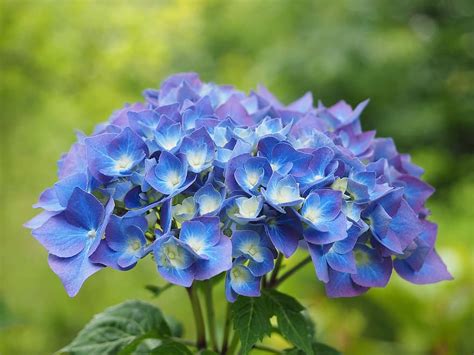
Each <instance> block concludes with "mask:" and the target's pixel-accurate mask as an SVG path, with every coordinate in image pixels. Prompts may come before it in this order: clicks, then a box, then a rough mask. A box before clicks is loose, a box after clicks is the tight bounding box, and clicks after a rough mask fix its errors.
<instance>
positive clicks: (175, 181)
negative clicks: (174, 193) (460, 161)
mask: <svg viewBox="0 0 474 355" xmlns="http://www.w3.org/2000/svg"><path fill="white" fill-rule="evenodd" d="M168 182H169V183H170V185H171V186H172V187H175V186H177V185H179V175H178V173H177V172H176V171H172V172H170V173H169V174H168Z"/></svg>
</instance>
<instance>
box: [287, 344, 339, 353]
mask: <svg viewBox="0 0 474 355" xmlns="http://www.w3.org/2000/svg"><path fill="white" fill-rule="evenodd" d="M312 347H313V352H314V353H315V354H316V355H341V354H342V353H341V352H339V351H337V350H336V349H334V348H331V347H330V346H329V345H326V344H322V343H313V345H312ZM283 353H284V354H285V355H305V352H304V351H303V350H300V349H298V348H293V349H287V350H285V351H284V352H283Z"/></svg>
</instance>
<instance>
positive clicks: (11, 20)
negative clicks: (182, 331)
mask: <svg viewBox="0 0 474 355" xmlns="http://www.w3.org/2000/svg"><path fill="white" fill-rule="evenodd" d="M473 16H474V6H473V5H472V1H470V0H465V1H447V0H445V1H434V0H430V1H420V0H417V1H376V0H373V1H371V0H347V1H303V0H293V1H283V0H281V1H278V0H274V1H270V0H264V1H251V0H248V1H243V0H242V1H192V0H190V1H151V0H150V1H135V2H131V1H112V0H109V1H106V0H103V1H87V0H69V1H60V0H56V1H46V0H36V1H34V0H30V1H22V0H17V1H12V0H2V1H0V20H1V21H0V26H1V27H0V69H1V73H0V93H1V94H0V95H1V96H0V110H1V111H0V112H1V127H0V134H1V136H0V142H1V146H2V152H1V162H2V169H1V178H2V185H1V186H2V188H1V201H2V208H1V218H2V228H1V238H2V240H1V245H0V258H1V259H0V260H1V285H0V286H1V289H0V327H1V328H0V332H1V333H0V353H2V354H33V355H35V354H48V353H51V352H52V351H54V350H56V349H58V348H60V347H61V346H63V345H65V344H66V343H67V342H68V341H69V340H70V339H71V337H72V336H73V335H74V334H75V333H76V332H77V331H78V330H79V329H80V328H81V326H82V325H83V324H84V323H85V322H86V321H87V320H88V319H90V318H91V316H92V315H93V314H94V313H96V312H98V311H100V310H102V309H103V308H105V307H106V306H109V305H113V304H115V303H119V302H121V301H123V300H125V299H127V298H141V299H145V300H147V299H148V300H150V295H149V293H147V291H146V290H144V288H143V286H144V285H145V284H147V283H160V282H161V281H160V280H159V278H158V276H157V273H156V271H155V267H154V265H153V263H152V262H151V261H150V260H147V261H144V262H142V263H140V265H139V266H138V267H137V268H135V269H134V270H133V271H130V272H127V273H120V272H117V271H113V270H105V271H102V272H100V273H99V274H97V275H96V276H94V277H93V278H92V279H90V280H89V281H87V283H86V284H85V286H84V288H83V289H82V291H81V292H80V293H79V295H78V296H77V297H76V298H74V299H69V298H68V297H67V295H66V293H65V292H64V290H63V288H62V286H61V284H60V282H59V280H58V279H57V278H56V276H55V275H54V274H53V273H52V272H51V271H50V270H49V269H48V266H47V262H46V252H45V250H43V249H42V247H41V246H40V245H39V243H37V242H36V241H35V240H34V239H33V238H32V237H31V236H30V235H29V232H28V231H27V230H25V229H24V228H22V226H21V225H22V223H24V222H25V221H26V220H27V219H29V218H30V217H32V216H33V215H34V214H35V211H33V210H32V209H31V207H30V206H31V204H32V203H34V202H35V201H36V199H37V196H38V195H39V193H40V192H41V191H42V190H43V189H44V188H45V187H47V186H49V185H51V184H53V183H54V181H55V178H56V177H55V174H56V160H57V159H58V158H59V156H60V154H61V153H62V152H64V151H66V150H67V149H68V148H69V146H70V144H71V143H72V142H73V141H74V139H75V137H74V133H73V130H74V129H75V128H78V129H81V130H84V131H85V132H87V133H90V132H91V130H92V128H93V126H94V125H95V124H96V123H99V122H100V121H104V120H105V119H107V117H108V116H109V115H110V113H111V112H112V111H113V110H114V109H117V108H119V107H121V106H122V104H123V103H124V102H133V101H136V100H140V93H141V91H142V89H144V88H146V87H156V86H157V85H158V83H159V82H160V81H161V80H163V79H164V78H165V77H166V76H168V75H169V74H171V73H174V72H178V71H197V72H199V73H201V75H202V78H203V79H204V80H206V81H215V82H218V83H230V84H234V85H236V86H238V87H239V88H241V89H243V90H247V91H248V90H250V89H251V88H255V87H256V85H257V84H258V83H264V84H265V85H267V86H268V87H269V88H270V89H271V90H273V91H274V92H275V93H276V94H277V96H278V97H279V98H281V99H282V100H283V101H284V102H290V101H292V100H294V99H296V98H297V97H298V96H301V95H302V94H304V93H305V92H306V91H312V92H313V93H314V96H315V98H316V99H320V100H322V101H323V102H324V103H326V104H333V103H335V102H336V101H337V100H339V99H341V98H344V99H346V100H347V101H348V102H349V103H351V104H353V105H354V104H356V103H358V102H360V101H362V100H364V99H366V98H370V99H371V103H370V105H369V106H368V108H367V110H366V111H365V112H364V114H363V120H362V121H363V125H364V128H366V129H377V131H378V133H379V134H380V135H382V136H393V137H395V139H396V142H397V143H398V146H399V148H400V151H402V152H411V153H412V155H413V158H414V161H415V162H416V163H418V164H420V165H422V166H423V167H425V168H426V175H425V178H426V179H427V181H429V182H430V183H431V184H433V185H434V186H435V187H437V188H438V191H437V193H436V194H435V195H434V197H433V198H432V199H431V200H430V203H429V206H430V207H431V208H432V210H433V215H432V217H430V218H431V220H433V221H436V222H438V223H439V230H440V232H439V237H438V249H439V252H440V254H441V255H442V256H443V258H444V260H445V261H446V263H447V264H448V267H449V269H450V271H451V272H452V274H453V275H454V277H455V280H454V281H451V282H445V283H441V284H438V285H431V286H421V287H419V286H413V285H410V284H408V283H407V282H404V281H403V280H401V279H400V278H398V277H397V276H395V275H394V277H393V278H392V280H391V283H390V286H388V287H387V288H386V289H381V290H372V291H370V292H369V293H368V294H367V295H365V296H362V297H359V298H355V299H340V300H330V299H327V298H326V297H325V296H324V291H323V288H322V286H321V283H320V282H318V281H317V280H316V278H315V275H314V271H313V270H312V268H311V267H309V266H308V267H307V268H306V269H305V270H304V271H303V272H301V273H300V274H299V275H298V277H296V278H295V279H294V280H292V281H290V282H288V283H287V284H286V285H285V286H284V288H283V289H284V290H285V291H288V292H290V293H292V294H293V295H295V296H297V297H298V298H300V299H301V300H302V302H303V303H304V304H306V305H307V306H308V307H309V309H310V312H311V315H312V316H313V318H314V319H315V320H316V321H317V335H318V337H319V339H320V340H321V341H324V342H327V343H329V344H332V345H334V346H335V347H337V348H339V349H341V350H343V351H345V352H346V353H347V354H382V353H383V354H386V355H390V354H472V352H473V350H474V340H473V336H472V334H473V333H474V325H473V324H474V322H473V307H474V297H473V284H474V280H473V271H474V255H473V220H474V213H473V211H474V208H473V203H474V202H473V199H474V179H473V167H474V164H473V157H472V155H470V153H472V151H473V145H474V139H473V133H474V129H473V121H474V114H473V112H474V110H473V106H474V84H473V83H474V17H473ZM299 257H301V256H300V255H299V256H297V257H295V258H293V259H292V260H291V261H290V263H295V262H297V260H298V258H299ZM215 297H216V298H217V299H218V300H222V301H223V300H224V293H223V287H220V288H219V289H218V290H216V294H215ZM153 302H156V303H157V304H158V305H159V306H161V307H162V308H163V309H164V310H165V312H167V313H168V314H170V315H172V316H174V317H176V318H178V319H180V320H182V321H183V322H184V323H185V325H186V327H187V329H189V330H188V332H187V336H188V337H190V336H193V324H192V321H191V319H190V308H189V305H188V302H187V299H186V297H185V292H184V291H183V290H181V289H178V288H176V289H172V290H170V291H169V292H168V293H167V294H165V295H163V296H162V297H161V298H159V299H158V300H153ZM221 313H222V312H219V313H218V315H219V316H221ZM271 342H272V343H273V345H275V346H284V342H283V341H282V340H281V339H279V338H275V339H272V340H271Z"/></svg>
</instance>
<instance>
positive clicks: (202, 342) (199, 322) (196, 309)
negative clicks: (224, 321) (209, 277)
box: [186, 284, 206, 349]
mask: <svg viewBox="0 0 474 355" xmlns="http://www.w3.org/2000/svg"><path fill="white" fill-rule="evenodd" d="M186 290H187V291H188V295H189V300H190V301H191V307H192V309H193V313H194V320H195V322H196V334H197V341H196V346H197V347H198V349H205V348H206V328H205V325H204V317H203V316H202V309H201V304H200V303H199V297H198V294H197V288H196V284H194V285H192V286H191V287H188V288H187V289H186Z"/></svg>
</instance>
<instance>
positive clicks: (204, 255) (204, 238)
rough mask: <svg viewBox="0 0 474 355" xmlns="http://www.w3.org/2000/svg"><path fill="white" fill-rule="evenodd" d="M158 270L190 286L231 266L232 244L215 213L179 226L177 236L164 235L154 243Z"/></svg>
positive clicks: (183, 284) (165, 275) (165, 276)
mask: <svg viewBox="0 0 474 355" xmlns="http://www.w3.org/2000/svg"><path fill="white" fill-rule="evenodd" d="M154 250H155V254H156V255H157V256H159V257H158V258H157V265H158V272H160V274H161V275H162V276H163V277H164V278H165V279H166V280H168V281H170V282H173V283H176V284H179V285H182V286H186V287H189V286H190V285H191V284H192V282H193V281H194V280H207V279H209V278H211V277H213V276H215V275H217V274H219V273H221V272H223V271H226V270H228V269H229V268H230V266H231V264H232V257H231V254H232V246H231V241H230V240H229V238H227V237H226V236H224V235H223V234H222V233H221V232H220V229H219V219H218V218H217V217H200V218H195V219H193V220H190V221H186V222H184V223H183V224H182V226H181V231H180V234H179V239H177V238H176V237H174V236H172V235H165V236H163V237H160V238H159V239H158V242H157V244H156V246H155V247H154Z"/></svg>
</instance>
